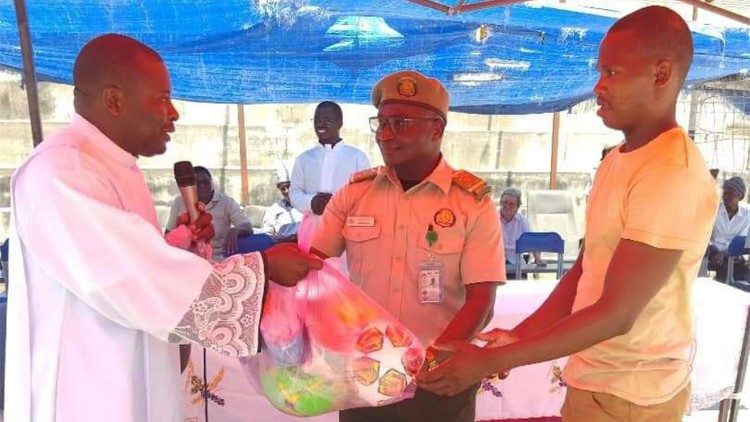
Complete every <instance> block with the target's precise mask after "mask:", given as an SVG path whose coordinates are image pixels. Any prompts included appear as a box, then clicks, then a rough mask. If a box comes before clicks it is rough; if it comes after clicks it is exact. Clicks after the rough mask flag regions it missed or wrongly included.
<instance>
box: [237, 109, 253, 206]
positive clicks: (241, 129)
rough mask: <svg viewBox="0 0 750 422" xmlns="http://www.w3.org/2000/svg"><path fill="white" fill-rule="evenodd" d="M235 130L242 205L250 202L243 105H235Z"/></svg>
mask: <svg viewBox="0 0 750 422" xmlns="http://www.w3.org/2000/svg"><path fill="white" fill-rule="evenodd" d="M237 132H238V135H239V138H240V139H239V140H240V181H241V183H242V206H243V207H244V206H245V205H248V204H249V203H250V191H249V189H248V181H247V179H248V177H247V141H246V140H245V106H243V105H242V104H238V105H237Z"/></svg>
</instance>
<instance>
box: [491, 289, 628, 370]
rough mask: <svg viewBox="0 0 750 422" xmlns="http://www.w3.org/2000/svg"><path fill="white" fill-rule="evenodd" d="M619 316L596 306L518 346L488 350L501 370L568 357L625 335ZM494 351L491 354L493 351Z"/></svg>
mask: <svg viewBox="0 0 750 422" xmlns="http://www.w3.org/2000/svg"><path fill="white" fill-rule="evenodd" d="M623 331H624V329H623V325H622V324H621V323H620V321H619V318H618V317H617V315H616V314H615V313H612V312H607V311H606V310H605V309H604V305H602V304H595V305H592V306H590V307H588V308H586V309H582V310H581V311H578V312H576V313H575V314H573V315H569V316H567V317H564V318H563V319H561V320H560V321H559V322H558V323H557V324H554V325H553V326H551V327H548V328H546V329H543V330H542V331H540V332H538V333H536V334H533V335H531V336H530V337H526V338H523V339H521V340H519V341H518V342H516V343H512V344H509V345H507V346H503V347H500V348H496V349H488V353H491V354H492V356H491V357H490V360H491V364H492V367H493V368H494V369H495V370H498V371H507V370H509V369H512V368H515V367H518V366H523V365H530V364H534V363H539V362H544V361H548V360H552V359H557V358H560V357H563V356H568V355H570V354H572V353H575V352H578V351H580V350H583V349H586V348H588V347H591V346H593V345H595V344H597V343H600V342H602V341H604V340H608V339H610V338H612V337H616V336H618V335H622V334H625V333H624V332H623ZM490 350H491V352H490Z"/></svg>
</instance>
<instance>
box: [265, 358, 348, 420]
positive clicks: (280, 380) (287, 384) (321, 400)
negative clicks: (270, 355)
mask: <svg viewBox="0 0 750 422" xmlns="http://www.w3.org/2000/svg"><path fill="white" fill-rule="evenodd" d="M261 388H262V389H263V393H264V394H265V395H266V398H268V401H270V402H271V404H272V405H273V406H274V407H276V408H277V409H279V410H281V411H282V412H284V413H287V414H290V415H296V416H315V415H320V414H323V413H327V412H330V411H332V410H335V409H334V404H335V403H336V402H337V400H338V398H339V397H341V396H342V395H345V390H346V388H347V387H346V385H344V384H343V383H341V382H338V383H337V382H335V381H333V380H331V379H328V378H326V377H320V376H315V375H310V374H307V373H305V372H304V371H303V370H301V369H300V368H297V367H275V368H268V369H267V370H264V371H263V372H262V376H261Z"/></svg>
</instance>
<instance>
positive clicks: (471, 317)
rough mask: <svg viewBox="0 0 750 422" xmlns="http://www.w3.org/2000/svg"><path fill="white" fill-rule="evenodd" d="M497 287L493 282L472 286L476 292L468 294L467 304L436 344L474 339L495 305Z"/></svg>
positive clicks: (436, 340)
mask: <svg viewBox="0 0 750 422" xmlns="http://www.w3.org/2000/svg"><path fill="white" fill-rule="evenodd" d="M496 287H497V283H493V282H486V283H477V284H475V285H472V286H471V288H472V289H475V291H473V292H467V299H466V302H465V303H464V305H463V306H462V307H461V309H459V311H458V313H456V316H455V317H453V319H452V320H451V322H450V323H449V324H448V326H447V327H446V328H445V330H444V331H443V333H442V334H441V335H440V336H439V337H438V338H437V339H435V342H436V343H442V342H446V341H452V340H470V339H471V338H473V337H474V335H475V334H476V333H477V331H479V330H481V329H482V328H484V326H485V325H486V323H487V317H488V315H490V312H491V311H492V307H493V306H494V304H495V289H496Z"/></svg>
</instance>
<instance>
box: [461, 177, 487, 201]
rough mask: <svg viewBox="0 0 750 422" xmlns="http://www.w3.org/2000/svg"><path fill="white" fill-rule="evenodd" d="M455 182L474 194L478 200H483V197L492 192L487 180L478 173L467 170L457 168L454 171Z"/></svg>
mask: <svg viewBox="0 0 750 422" xmlns="http://www.w3.org/2000/svg"><path fill="white" fill-rule="evenodd" d="M453 183H455V184H457V185H458V186H459V187H460V188H461V189H463V190H465V191H467V192H469V193H470V194H472V195H474V199H476V200H477V202H479V201H481V200H482V198H484V197H485V195H487V194H488V193H490V191H491V190H492V188H491V187H490V186H489V185H488V184H487V182H485V181H484V180H482V179H480V178H479V177H478V176H477V175H475V174H473V173H469V172H468V171H466V170H457V171H456V172H455V173H453Z"/></svg>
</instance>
